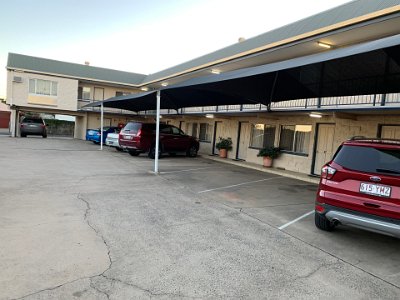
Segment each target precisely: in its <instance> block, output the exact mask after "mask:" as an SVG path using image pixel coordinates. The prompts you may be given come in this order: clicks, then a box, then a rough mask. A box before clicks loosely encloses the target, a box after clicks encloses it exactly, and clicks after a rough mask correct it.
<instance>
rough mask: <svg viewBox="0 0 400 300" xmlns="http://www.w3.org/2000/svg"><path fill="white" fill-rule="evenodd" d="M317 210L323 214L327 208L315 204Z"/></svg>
mask: <svg viewBox="0 0 400 300" xmlns="http://www.w3.org/2000/svg"><path fill="white" fill-rule="evenodd" d="M315 210H316V211H317V212H319V213H321V214H322V213H323V212H324V211H325V208H324V207H323V206H322V205H320V204H315Z"/></svg>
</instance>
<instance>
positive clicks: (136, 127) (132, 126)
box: [123, 123, 142, 134]
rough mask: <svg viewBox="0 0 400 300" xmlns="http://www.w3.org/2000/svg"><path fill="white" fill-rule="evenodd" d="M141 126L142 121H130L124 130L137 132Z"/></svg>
mask: <svg viewBox="0 0 400 300" xmlns="http://www.w3.org/2000/svg"><path fill="white" fill-rule="evenodd" d="M141 127H142V124H140V123H128V124H126V125H125V127H124V129H123V131H129V133H133V134H136V133H137V132H138V130H139V129H140V128H141Z"/></svg>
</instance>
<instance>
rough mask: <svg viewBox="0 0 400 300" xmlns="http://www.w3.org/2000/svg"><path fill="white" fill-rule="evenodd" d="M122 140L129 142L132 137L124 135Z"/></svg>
mask: <svg viewBox="0 0 400 300" xmlns="http://www.w3.org/2000/svg"><path fill="white" fill-rule="evenodd" d="M124 139H125V140H131V139H132V136H130V135H124Z"/></svg>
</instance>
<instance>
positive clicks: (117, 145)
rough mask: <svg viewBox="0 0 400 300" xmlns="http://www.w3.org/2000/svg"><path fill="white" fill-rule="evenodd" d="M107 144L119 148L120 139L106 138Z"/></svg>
mask: <svg viewBox="0 0 400 300" xmlns="http://www.w3.org/2000/svg"><path fill="white" fill-rule="evenodd" d="M106 145H107V146H111V147H117V148H119V147H120V146H119V143H118V140H106Z"/></svg>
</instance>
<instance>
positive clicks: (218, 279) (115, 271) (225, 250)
mask: <svg viewBox="0 0 400 300" xmlns="http://www.w3.org/2000/svg"><path fill="white" fill-rule="evenodd" d="M0 154H1V155H0V170H1V181H0V241H1V244H0V270H1V272H0V299H153V298H154V299H269V298H273V299H275V298H277V299H287V298H294V299H320V298H322V297H324V298H328V299H329V298H337V297H340V298H350V299H399V298H400V288H399V287H400V271H399V268H400V258H399V255H398V253H399V250H400V243H399V241H398V240H396V239H393V238H390V237H384V236H380V235H376V234H372V233H366V232H363V231H359V230H356V229H347V228H344V229H338V230H337V232H334V233H325V232H320V231H318V230H317V229H315V227H314V226H313V224H312V217H307V218H304V219H302V220H301V221H299V222H298V223H296V225H292V226H289V227H287V228H285V230H279V229H278V227H279V226H281V225H283V224H285V223H287V222H289V221H291V220H293V219H294V218H297V217H299V216H300V215H302V214H304V213H305V212H307V211H310V210H311V209H312V204H313V200H314V199H313V197H314V193H315V190H316V186H315V185H312V184H309V183H305V182H301V181H298V180H294V179H288V178H283V177H280V176H277V175H273V174H267V173H263V172H258V171H255V170H248V169H243V168H240V167H237V166H232V165H225V164H221V163H217V162H212V161H209V160H207V159H204V158H196V159H190V158H186V157H165V158H163V159H161V160H160V171H161V174H160V175H154V174H152V173H151V172H149V171H150V170H152V164H153V161H152V160H149V159H148V158H146V157H144V156H143V157H142V156H139V157H130V156H129V155H128V154H126V153H120V152H117V151H115V150H113V149H110V148H105V149H104V150H103V151H98V146H94V145H93V144H91V143H88V142H84V141H77V140H68V139H52V138H48V139H42V138H35V137H32V138H30V137H28V138H25V139H20V138H9V137H0ZM243 183H245V184H243Z"/></svg>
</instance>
